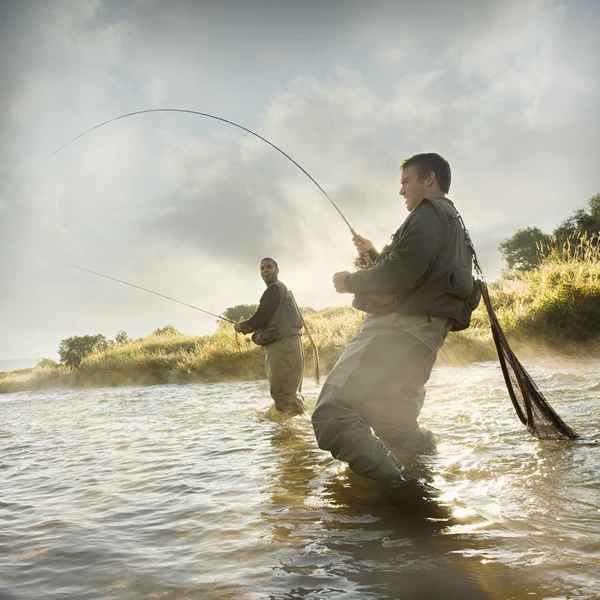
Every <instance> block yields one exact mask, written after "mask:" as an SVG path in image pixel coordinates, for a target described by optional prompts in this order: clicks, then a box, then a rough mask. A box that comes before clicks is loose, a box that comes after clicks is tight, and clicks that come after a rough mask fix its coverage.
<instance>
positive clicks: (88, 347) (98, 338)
mask: <svg viewBox="0 0 600 600" xmlns="http://www.w3.org/2000/svg"><path fill="white" fill-rule="evenodd" d="M107 348H108V342H107V341H106V338H105V337H104V336H103V335H102V334H100V333H98V334H96V335H75V336H73V337H70V338H66V339H64V340H62V341H61V342H60V346H59V348H58V355H59V356H60V362H61V364H63V365H66V366H67V367H70V368H72V369H79V367H80V365H81V361H82V360H83V359H84V358H85V357H86V356H88V355H89V354H92V352H101V351H102V350H106V349H107Z"/></svg>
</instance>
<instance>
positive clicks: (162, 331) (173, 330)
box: [152, 325, 181, 335]
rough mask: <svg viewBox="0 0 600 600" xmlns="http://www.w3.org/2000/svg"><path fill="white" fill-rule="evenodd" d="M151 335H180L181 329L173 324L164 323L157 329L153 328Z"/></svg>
mask: <svg viewBox="0 0 600 600" xmlns="http://www.w3.org/2000/svg"><path fill="white" fill-rule="evenodd" d="M152 335H181V331H179V329H177V327H175V326H174V325H165V326H164V327H160V328H159V329H155V330H154V331H153V332H152Z"/></svg>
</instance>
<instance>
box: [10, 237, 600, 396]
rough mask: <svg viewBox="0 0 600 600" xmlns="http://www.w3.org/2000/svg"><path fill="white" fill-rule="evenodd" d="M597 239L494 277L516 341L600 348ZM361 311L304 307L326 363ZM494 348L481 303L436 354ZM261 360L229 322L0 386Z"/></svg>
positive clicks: (465, 354)
mask: <svg viewBox="0 0 600 600" xmlns="http://www.w3.org/2000/svg"><path fill="white" fill-rule="evenodd" d="M592 242H593V240H591V241H590V240H580V241H579V242H578V243H577V244H575V245H573V246H569V247H561V248H553V249H551V252H550V254H549V256H548V257H547V258H546V260H545V261H544V263H543V264H542V265H541V266H540V267H539V268H537V269H535V270H532V271H527V272H524V273H513V274H511V275H508V276H505V277H504V278H502V279H501V280H500V281H499V282H497V283H495V284H492V285H491V286H490V292H491V296H492V301H493V304H494V307H495V308H496V312H497V315H498V318H499V320H500V322H501V324H502V326H503V327H504V329H505V332H506V333H507V334H508V336H509V340H510V341H511V342H512V343H513V346H514V348H515V349H516V350H517V351H519V352H522V353H524V354H525V355H527V354H528V353H529V352H528V351H533V352H535V353H536V354H539V353H540V352H542V351H547V352H554V353H556V352H559V353H566V354H573V353H581V352H585V353H586V354H587V355H589V354H597V355H600V343H599V340H600V252H599V251H598V248H597V247H596V246H594V244H593V243H592ZM363 316H364V315H363V313H360V312H358V311H355V310H353V309H351V308H329V309H324V310H321V311H315V312H313V311H311V312H308V313H307V314H306V321H307V323H308V326H309V328H310V330H311V332H312V334H313V337H314V339H315V341H316V343H317V345H318V347H319V353H320V358H321V371H322V372H323V373H325V372H327V371H328V370H329V369H330V368H331V366H332V365H333V363H334V362H335V360H336V358H337V356H338V355H339V353H340V352H341V350H342V349H343V347H344V346H345V345H346V344H347V342H348V341H349V340H350V339H351V338H352V336H353V335H355V333H356V332H357V330H358V328H359V327H360V324H361V322H362V319H363ZM304 344H305V350H306V371H307V374H309V373H313V372H314V363H313V356H312V352H311V350H310V346H309V344H308V339H307V337H306V336H304ZM493 358H495V350H494V347H493V344H492V341H491V338H490V332H489V325H488V319H487V314H486V313H485V309H484V307H483V304H482V305H480V307H479V308H478V309H477V311H476V312H475V313H474V315H473V326H472V327H471V328H470V329H469V330H467V331H465V332H460V333H452V334H450V335H449V337H448V340H447V341H446V343H445V345H444V347H443V349H442V351H441V352H440V355H439V362H441V363H442V364H465V363H468V362H473V361H478V360H490V359H493ZM263 360H264V354H263V350H262V349H261V348H259V347H257V346H255V345H254V344H253V343H252V342H251V341H250V340H249V338H248V337H245V336H241V335H237V336H236V335H235V334H234V332H233V329H232V327H231V326H228V325H225V326H220V327H219V329H218V330H217V332H216V333H215V334H213V335H209V336H202V337H192V336H182V335H171V336H162V335H161V336H149V337H146V338H143V339H140V340H136V341H133V342H129V343H126V344H121V345H115V346H113V347H111V348H109V349H108V350H106V351H103V352H98V353H96V354H92V355H90V356H88V357H86V358H85V359H84V360H83V362H82V364H81V367H80V368H79V369H78V370H72V371H71V370H67V369H66V368H64V367H37V368H34V369H24V370H21V371H15V372H13V373H8V374H0V392H13V391H20V390H31V389H43V388H53V387H88V386H106V385H149V384H159V383H184V382H194V381H204V382H214V381H232V380H249V379H257V378H262V377H264V364H263Z"/></svg>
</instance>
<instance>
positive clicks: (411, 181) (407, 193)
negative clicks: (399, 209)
mask: <svg viewBox="0 0 600 600" xmlns="http://www.w3.org/2000/svg"><path fill="white" fill-rule="evenodd" d="M426 190H427V188H426V179H424V180H420V179H419V172H418V171H417V168H416V167H415V166H413V165H410V166H408V167H404V168H403V169H402V172H401V174H400V195H401V196H403V197H404V200H405V203H406V209H407V210H408V212H412V211H413V210H415V208H417V206H419V204H421V202H422V200H423V198H425V195H426Z"/></svg>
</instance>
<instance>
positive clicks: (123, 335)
mask: <svg viewBox="0 0 600 600" xmlns="http://www.w3.org/2000/svg"><path fill="white" fill-rule="evenodd" d="M127 343H129V336H128V335H127V332H126V331H119V332H118V333H117V335H115V344H118V345H119V346H121V345H123V344H127Z"/></svg>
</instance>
